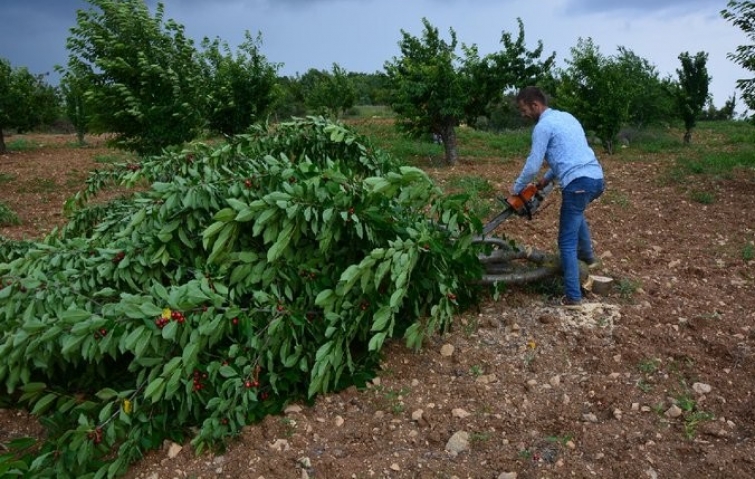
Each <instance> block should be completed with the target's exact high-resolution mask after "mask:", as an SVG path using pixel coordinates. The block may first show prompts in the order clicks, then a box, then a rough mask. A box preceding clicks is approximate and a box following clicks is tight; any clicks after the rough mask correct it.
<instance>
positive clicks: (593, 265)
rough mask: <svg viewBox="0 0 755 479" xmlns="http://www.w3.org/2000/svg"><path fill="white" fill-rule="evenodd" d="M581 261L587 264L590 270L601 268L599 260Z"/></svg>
mask: <svg viewBox="0 0 755 479" xmlns="http://www.w3.org/2000/svg"><path fill="white" fill-rule="evenodd" d="M579 260H580V261H582V262H583V263H585V264H586V265H587V269H589V270H594V269H598V268H600V266H601V262H600V260H599V259H598V258H589V259H583V258H580V259H579Z"/></svg>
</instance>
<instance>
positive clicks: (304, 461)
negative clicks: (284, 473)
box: [298, 456, 312, 469]
mask: <svg viewBox="0 0 755 479" xmlns="http://www.w3.org/2000/svg"><path fill="white" fill-rule="evenodd" d="M298 462H299V466H301V467H303V468H304V469H311V468H312V460H311V459H310V458H308V457H306V456H304V457H300V458H299V460H298Z"/></svg>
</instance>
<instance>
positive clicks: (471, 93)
mask: <svg viewBox="0 0 755 479" xmlns="http://www.w3.org/2000/svg"><path fill="white" fill-rule="evenodd" d="M422 23H423V25H424V29H423V32H422V36H421V37H415V36H412V35H411V34H409V33H407V32H406V31H403V30H402V31H401V35H402V39H401V41H400V42H399V47H400V49H401V56H400V57H394V58H393V59H392V61H389V62H386V63H385V70H386V73H387V75H388V82H389V89H390V92H391V107H392V108H393V110H394V111H395V112H396V114H397V115H398V125H399V127H400V128H401V129H402V130H403V131H405V132H407V133H409V134H411V135H413V136H415V137H421V136H424V135H428V134H435V135H437V136H438V137H440V139H441V140H442V142H443V146H444V148H445V158H446V162H447V163H448V164H454V163H455V162H456V161H457V158H458V146H457V139H456V132H455V128H456V127H457V126H458V125H459V124H460V122H461V120H465V119H466V120H468V121H471V122H473V123H474V122H476V119H477V117H478V116H481V115H485V114H486V113H487V107H488V105H489V104H490V102H491V101H493V100H494V99H496V98H499V97H500V96H501V94H502V92H503V91H504V90H505V89H507V88H513V87H517V86H521V85H524V84H526V83H528V82H533V81H536V80H537V79H538V78H540V77H542V76H544V75H545V74H546V73H547V72H548V71H549V70H550V68H551V66H552V64H553V59H554V58H555V54H554V55H551V56H550V57H548V58H547V59H545V60H543V61H540V62H539V61H537V59H539V58H540V56H541V55H542V44H541V43H539V44H538V47H537V48H536V49H535V50H533V51H531V52H528V51H527V50H526V49H525V47H524V27H523V24H522V22H521V20H520V21H519V35H518V37H517V39H516V40H513V41H512V38H511V35H510V34H508V33H503V34H502V37H501V43H502V44H503V49H502V50H501V51H499V52H496V53H491V54H489V55H486V56H485V57H480V56H479V53H478V49H477V47H476V45H470V46H466V45H462V51H463V53H464V56H463V57H462V56H460V55H459V54H458V53H457V47H458V46H459V45H458V40H457V37H456V32H455V31H454V29H453V28H450V29H449V37H450V38H449V40H444V39H443V38H441V36H440V34H439V31H438V29H437V28H436V27H434V26H433V25H432V24H431V23H430V22H429V21H428V20H427V19H426V18H423V19H422Z"/></svg>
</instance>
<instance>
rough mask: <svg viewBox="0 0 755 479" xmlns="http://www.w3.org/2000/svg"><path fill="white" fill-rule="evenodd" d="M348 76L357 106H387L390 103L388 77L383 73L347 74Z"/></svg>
mask: <svg viewBox="0 0 755 479" xmlns="http://www.w3.org/2000/svg"><path fill="white" fill-rule="evenodd" d="M348 76H349V78H350V79H351V81H352V83H353V85H354V90H355V92H356V104H357V105H388V104H389V103H390V100H389V98H390V92H389V90H388V77H387V76H386V74H385V73H384V72H379V71H378V72H375V73H360V72H349V73H348Z"/></svg>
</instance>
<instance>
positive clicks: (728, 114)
mask: <svg viewBox="0 0 755 479" xmlns="http://www.w3.org/2000/svg"><path fill="white" fill-rule="evenodd" d="M736 107H737V96H736V95H732V96H730V97H729V98H728V99H727V100H726V102H725V103H724V106H722V107H721V108H720V109H719V108H716V105H714V104H713V100H712V99H711V98H709V99H708V102H707V103H706V105H705V108H704V109H703V111H702V112H701V113H700V119H701V120H706V121H723V120H733V119H734V115H736V111H735V108H736Z"/></svg>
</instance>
